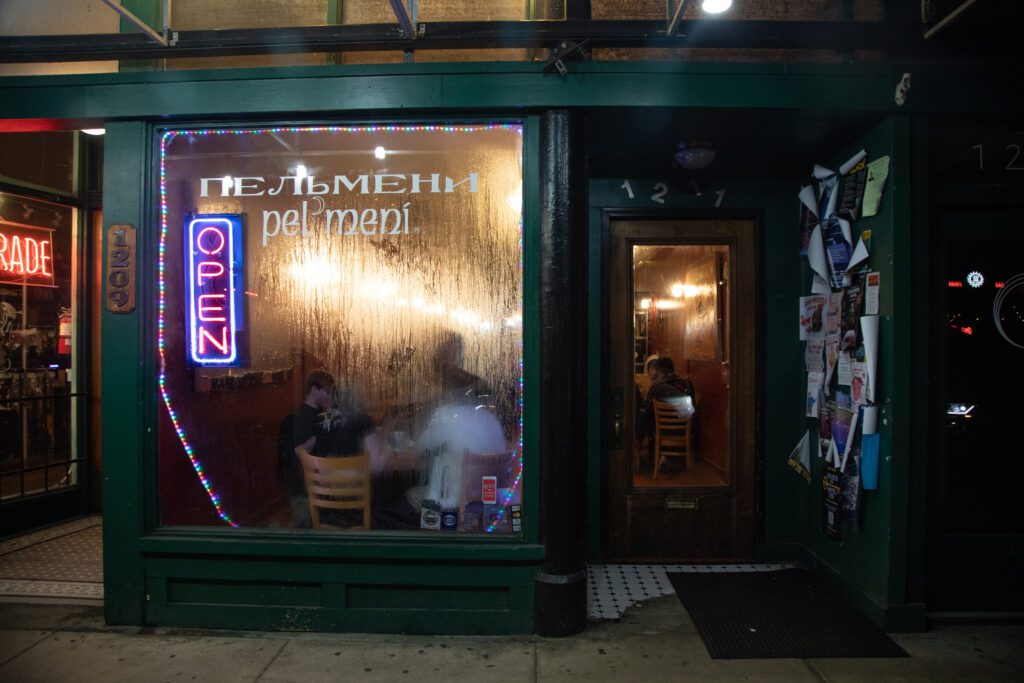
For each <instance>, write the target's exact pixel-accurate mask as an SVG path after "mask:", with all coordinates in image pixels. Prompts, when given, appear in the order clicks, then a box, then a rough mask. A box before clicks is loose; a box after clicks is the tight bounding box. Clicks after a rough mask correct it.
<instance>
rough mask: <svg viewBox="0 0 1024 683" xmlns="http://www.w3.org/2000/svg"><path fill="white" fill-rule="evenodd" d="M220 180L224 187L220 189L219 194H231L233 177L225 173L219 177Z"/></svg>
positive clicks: (233, 183) (233, 182) (233, 184)
mask: <svg viewBox="0 0 1024 683" xmlns="http://www.w3.org/2000/svg"><path fill="white" fill-rule="evenodd" d="M220 182H221V183H223V184H224V189H223V190H222V191H221V195H222V196H225V197H226V196H227V195H229V194H231V190H232V189H234V187H235V179H234V178H232V177H231V176H229V175H226V176H224V177H223V178H221V179H220Z"/></svg>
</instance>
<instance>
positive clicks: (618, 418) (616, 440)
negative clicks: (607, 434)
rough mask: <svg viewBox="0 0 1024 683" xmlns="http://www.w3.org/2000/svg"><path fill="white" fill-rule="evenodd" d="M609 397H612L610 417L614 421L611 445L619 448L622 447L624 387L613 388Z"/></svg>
mask: <svg viewBox="0 0 1024 683" xmlns="http://www.w3.org/2000/svg"><path fill="white" fill-rule="evenodd" d="M609 398H610V399H611V405H610V406H609V408H610V410H609V413H610V415H609V417H611V422H612V438H611V442H612V443H611V446H612V448H616V449H618V448H622V415H623V411H622V398H623V394H622V389H612V391H611V396H610V397H609Z"/></svg>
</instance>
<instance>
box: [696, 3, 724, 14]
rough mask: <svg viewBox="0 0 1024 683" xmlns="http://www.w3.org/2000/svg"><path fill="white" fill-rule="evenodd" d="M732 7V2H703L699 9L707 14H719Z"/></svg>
mask: <svg viewBox="0 0 1024 683" xmlns="http://www.w3.org/2000/svg"><path fill="white" fill-rule="evenodd" d="M730 7H732V0H704V2H702V3H701V5H700V8H701V9H702V10H704V11H705V12H707V13H708V14H721V13H722V12H724V11H725V10H727V9H729V8H730Z"/></svg>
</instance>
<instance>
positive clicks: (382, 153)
mask: <svg viewBox="0 0 1024 683" xmlns="http://www.w3.org/2000/svg"><path fill="white" fill-rule="evenodd" d="M387 155H388V151H387V150H386V149H384V148H383V147H381V146H380V145H377V146H376V147H375V148H374V150H373V156H375V157H377V158H378V159H383V158H384V157H386V156H387Z"/></svg>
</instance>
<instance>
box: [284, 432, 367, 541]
mask: <svg viewBox="0 0 1024 683" xmlns="http://www.w3.org/2000/svg"><path fill="white" fill-rule="evenodd" d="M298 452H299V460H300V461H301V462H302V474H303V477H304V478H305V481H306V492H307V493H308V494H309V512H310V515H312V517H313V528H314V529H332V528H333V529H336V528H340V527H337V526H333V525H331V524H323V523H321V522H320V510H321V508H323V509H328V510H362V511H363V521H362V524H359V525H353V526H351V527H344V528H350V529H369V528H370V456H369V454H368V453H362V454H360V455H352V456H344V457H336V458H321V457H318V456H315V455H311V454H310V453H309V452H308V451H307V450H306V449H304V448H300V449H298Z"/></svg>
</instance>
